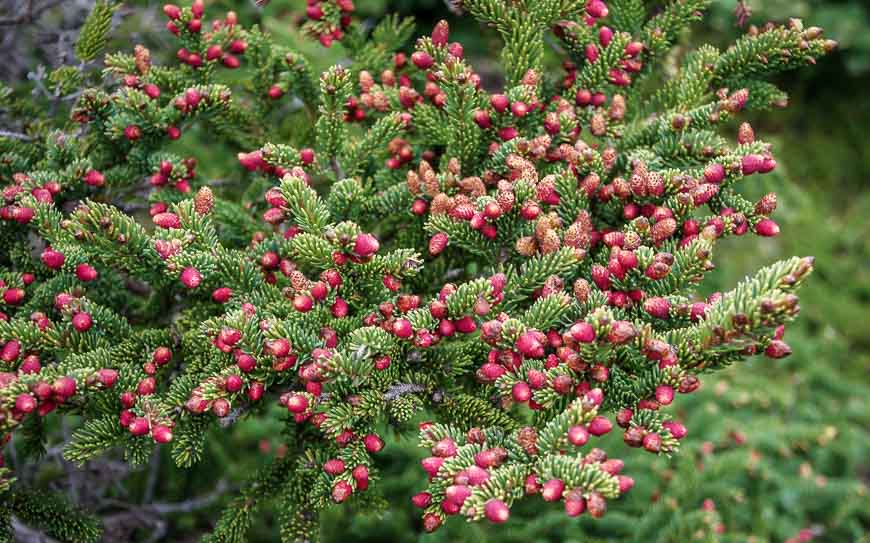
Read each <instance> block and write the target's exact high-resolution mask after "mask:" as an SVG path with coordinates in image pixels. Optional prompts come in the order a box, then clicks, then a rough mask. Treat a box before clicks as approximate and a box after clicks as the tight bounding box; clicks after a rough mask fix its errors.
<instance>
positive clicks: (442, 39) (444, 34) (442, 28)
mask: <svg viewBox="0 0 870 543" xmlns="http://www.w3.org/2000/svg"><path fill="white" fill-rule="evenodd" d="M449 39H450V26H449V25H448V24H447V21H444V20H441V21H438V24H436V25H435V29H434V30H432V43H433V44H434V45H436V46H439V47H440V46H443V45H447V41H448V40H449Z"/></svg>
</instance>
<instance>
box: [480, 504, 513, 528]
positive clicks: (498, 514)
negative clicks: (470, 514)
mask: <svg viewBox="0 0 870 543" xmlns="http://www.w3.org/2000/svg"><path fill="white" fill-rule="evenodd" d="M483 511H484V514H485V515H486V518H487V520H489V521H490V522H493V523H495V524H501V523H503V522H507V520H508V518H510V510H509V509H508V506H507V504H506V503H505V502H503V501H501V500H496V499H491V500H489V501H487V502H486V504H485V505H484V506H483Z"/></svg>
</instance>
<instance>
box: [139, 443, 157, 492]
mask: <svg viewBox="0 0 870 543" xmlns="http://www.w3.org/2000/svg"><path fill="white" fill-rule="evenodd" d="M159 473H160V447H154V450H153V451H151V460H150V461H149V462H148V480H147V481H146V482H145V492H144V493H143V494H142V503H145V504H147V503H148V502H150V501H151V500H153V499H154V489H155V488H156V487H157V474H159Z"/></svg>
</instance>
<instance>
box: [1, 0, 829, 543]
mask: <svg viewBox="0 0 870 543" xmlns="http://www.w3.org/2000/svg"><path fill="white" fill-rule="evenodd" d="M453 4H454V6H453V7H454V8H455V9H456V11H457V12H458V13H461V14H462V16H464V17H473V18H475V19H477V20H478V21H480V23H481V24H484V25H487V26H489V27H492V28H494V29H495V30H496V31H497V32H498V34H499V35H500V36H501V38H502V40H503V44H504V47H503V50H502V52H501V57H500V60H501V65H502V67H503V78H504V82H503V86H502V87H501V88H500V89H498V90H494V89H487V88H484V86H483V85H482V82H481V79H482V78H481V76H480V75H479V74H478V73H476V72H475V70H474V67H473V66H471V65H470V63H469V62H468V61H467V60H466V59H465V58H464V52H463V47H462V45H461V44H459V43H457V42H455V41H451V40H450V29H449V27H448V24H447V23H446V22H443V21H442V22H440V23H438V24H437V25H436V26H435V27H434V29H433V30H432V32H431V34H429V35H425V36H423V37H421V38H419V39H418V40H417V41H416V43H414V44H410V43H409V41H410V39H411V36H412V35H413V32H414V30H413V24H412V22H411V21H409V20H401V19H399V18H398V17H393V16H391V17H385V18H384V19H383V20H382V21H381V22H380V23H379V24H377V25H376V26H375V27H374V28H373V29H371V30H368V29H367V28H366V27H365V26H364V25H361V24H358V23H357V22H356V21H354V20H353V19H352V13H353V4H352V2H349V1H344V0H341V1H339V0H335V1H331V0H322V1H317V2H309V6H308V9H307V17H308V21H307V22H305V23H304V26H303V28H304V29H305V30H306V31H307V32H308V33H309V34H311V35H312V36H315V37H317V39H319V40H320V42H321V43H322V44H323V45H325V46H329V45H331V44H332V43H333V42H334V41H335V40H340V41H341V42H342V45H343V46H344V47H345V49H346V50H347V52H348V55H349V57H350V62H348V63H343V64H342V65H339V66H335V67H332V68H330V69H329V70H327V71H326V72H325V73H323V74H321V75H319V76H318V75H317V74H315V73H313V72H312V70H311V68H310V65H309V63H308V61H307V60H306V59H305V58H304V57H303V56H302V55H301V54H299V53H298V52H297V51H294V50H291V49H288V48H287V47H285V46H283V45H281V44H279V43H276V42H275V41H273V40H272V38H270V36H268V35H267V34H265V33H264V32H263V31H262V30H260V29H259V28H257V27H252V28H243V27H242V26H241V25H239V24H238V22H237V18H236V16H235V15H234V14H233V13H228V14H226V15H225V16H223V17H221V18H218V19H215V20H208V21H207V20H206V14H205V13H204V12H205V7H204V4H203V2H202V0H194V2H193V4H191V5H189V6H175V5H169V4H167V5H166V6H164V9H163V11H164V13H165V15H166V18H167V19H166V20H167V23H166V28H167V30H168V31H169V32H171V33H172V34H173V35H174V36H175V38H174V39H175V40H176V43H177V51H176V52H175V53H176V57H177V62H175V63H172V64H170V65H159V64H157V63H155V62H152V59H151V53H150V52H149V51H148V50H147V49H146V48H145V47H143V46H136V47H134V48H133V50H132V51H123V52H112V53H108V54H106V55H105V57H104V60H103V69H102V71H101V72H99V73H95V72H94V71H92V70H90V71H89V70H88V68H87V65H86V64H83V65H81V66H79V67H78V68H73V67H67V68H62V69H61V70H59V71H58V73H56V74H54V77H55V79H56V80H57V81H59V82H61V83H63V84H61V85H59V87H60V88H67V87H69V86H70V85H73V86H74V85H81V86H83V87H84V89H83V91H82V92H81V95H80V97H79V98H78V99H77V101H76V104H75V106H74V108H73V109H72V112H71V121H70V122H69V123H57V122H55V123H52V122H44V123H37V122H29V121H27V120H26V118H27V117H28V116H29V115H31V113H32V112H31V111H30V110H29V109H28V108H27V107H26V104H24V105H23V104H21V103H19V102H15V101H13V100H12V98H11V94H10V93H8V92H0V99H2V100H3V102H2V104H3V107H4V109H5V114H6V115H7V117H8V118H9V119H10V120H11V121H10V122H15V123H18V124H17V126H21V127H22V132H21V134H11V133H7V132H4V133H3V135H0V184H2V187H3V193H2V197H3V202H2V206H3V207H2V209H0V219H2V220H0V247H2V251H0V293H2V298H0V349H2V351H0V434H2V436H3V440H4V441H5V440H8V439H9V438H10V436H12V435H13V434H15V435H16V436H17V437H16V439H19V437H20V439H22V440H27V441H28V445H29V447H28V449H29V450H32V451H34V452H36V451H39V450H40V448H41V446H42V440H43V439H44V432H40V431H39V428H41V426H42V425H43V424H44V422H45V419H46V417H54V416H67V415H76V416H77V417H78V418H77V420H79V421H80V422H79V423H78V426H77V430H76V431H75V432H74V434H73V435H72V440H71V441H70V442H69V443H68V444H66V447H65V452H64V454H65V457H66V458H67V459H68V460H70V461H74V462H77V463H84V462H86V461H87V460H89V459H91V458H94V457H96V456H99V455H101V454H104V453H106V452H107V451H109V450H123V451H124V455H125V458H126V460H127V461H128V462H131V463H141V462H143V461H144V460H145V459H147V458H148V457H149V455H150V453H151V451H152V449H153V448H154V447H169V448H170V449H171V454H172V457H173V458H174V460H175V462H176V463H177V464H178V466H180V467H188V466H191V465H193V464H194V463H196V462H197V461H198V460H199V459H200V458H201V457H202V455H203V451H204V450H205V448H207V447H208V440H207V432H208V430H209V428H210V427H212V426H215V427H222V428H223V427H228V426H229V425H230V424H231V423H232V421H234V420H237V419H239V418H242V417H258V416H268V415H267V411H268V407H269V406H273V405H275V404H276V403H277V404H280V405H281V406H283V408H286V412H287V414H286V435H285V439H286V444H287V454H286V455H285V456H284V457H283V458H280V459H276V460H275V461H274V463H272V464H271V465H269V466H268V467H267V468H266V469H264V470H263V471H262V472H261V473H258V474H254V475H253V476H252V478H251V481H250V487H249V488H246V489H243V490H242V493H241V496H240V497H239V498H238V503H236V504H234V506H233V507H231V508H229V509H228V510H227V511H226V512H225V513H224V515H223V516H222V517H221V518H220V520H219V521H218V522H217V524H216V527H215V531H214V533H213V534H212V535H211V536H209V537H208V538H207V540H209V541H244V540H245V537H246V536H245V534H246V530H247V528H248V527H249V526H250V525H251V523H252V522H253V521H254V519H255V515H256V511H257V509H258V507H259V506H260V505H261V501H263V502H264V501H267V500H269V501H276V502H277V503H278V504H279V507H278V509H279V510H280V511H281V512H282V518H281V519H280V520H281V534H282V538H283V540H285V541H303V540H312V539H315V538H316V537H317V530H318V520H317V519H318V513H319V512H320V511H322V510H323V509H324V508H326V507H330V506H331V505H332V504H334V503H342V502H349V503H351V504H353V505H354V506H355V507H358V508H360V509H376V508H379V507H383V505H384V503H385V498H386V499H389V500H406V499H411V500H412V501H413V503H414V505H416V506H417V507H419V508H420V510H421V516H422V523H423V527H424V528H425V529H426V530H428V531H432V530H436V529H437V528H438V527H439V526H440V525H441V524H442V523H443V522H444V521H445V520H446V518H447V517H449V516H451V515H461V516H464V517H466V518H468V519H470V520H479V519H486V520H488V521H490V522H494V523H503V522H505V521H507V520H508V519H509V517H510V509H511V506H512V504H514V503H515V502H517V501H518V500H523V499H543V500H544V501H547V502H560V507H563V508H564V510H565V513H566V514H567V515H569V516H576V515H582V514H588V515H591V516H593V517H596V518H597V517H600V516H602V515H604V514H605V512H606V510H607V508H608V507H616V508H618V507H619V496H620V495H621V494H624V493H625V492H628V491H629V490H630V489H631V487H632V485H633V484H634V481H633V479H632V477H631V473H632V467H631V466H630V465H626V466H624V465H623V462H622V461H621V460H619V459H618V456H619V451H617V450H611V451H605V450H603V449H602V448H600V447H597V446H596V445H597V443H596V440H597V439H598V437H599V436H602V435H604V434H607V433H609V432H621V433H622V434H623V439H624V442H625V445H626V446H628V447H638V448H643V449H645V450H646V451H648V452H649V453H650V454H655V455H673V454H676V453H677V452H678V450H679V444H680V440H681V439H682V438H683V437H684V436H685V435H686V433H687V432H689V431H691V428H686V427H685V426H684V425H683V424H681V423H680V421H678V420H676V419H675V418H674V417H673V416H672V415H670V414H669V413H668V406H669V405H670V404H671V403H672V402H678V401H679V396H680V395H683V394H690V393H692V392H693V391H694V390H696V389H697V388H698V387H699V386H700V384H701V377H702V375H703V374H704V373H707V372H710V371H713V370H716V369H719V368H722V367H725V366H728V365H730V364H734V363H739V362H740V361H741V360H743V359H744V358H746V357H748V356H752V355H756V354H759V355H760V354H764V355H766V356H768V357H770V358H773V359H776V358H781V357H784V356H787V355H788V354H789V353H790V348H789V346H788V344H787V343H785V341H784V339H783V334H784V330H785V329H784V325H785V324H786V323H787V322H788V321H790V320H791V319H793V318H794V317H795V316H796V315H797V314H798V311H799V306H798V299H797V297H796V291H797V290H798V287H799V286H800V285H801V283H802V282H803V281H804V279H805V278H807V276H808V275H809V274H810V272H811V271H812V266H813V261H812V258H808V257H807V258H798V257H795V258H792V259H789V260H785V261H782V262H778V263H774V264H771V265H769V266H767V267H763V268H761V269H760V270H759V271H758V273H757V274H755V275H754V276H753V277H749V278H747V279H746V280H744V281H743V282H742V283H740V284H739V285H737V286H736V287H735V288H734V289H733V290H731V291H729V292H724V293H716V294H713V295H712V296H709V297H708V298H706V299H701V298H699V297H698V296H697V294H696V288H697V287H698V285H699V283H701V281H702V279H703V277H704V275H705V273H706V272H707V271H709V270H710V269H712V267H713V249H714V246H715V243H716V242H717V241H718V240H720V239H722V238H726V237H732V236H744V235H750V236H751V235H758V236H775V235H776V234H777V233H778V230H779V228H778V226H777V224H776V223H775V222H774V220H773V219H772V218H771V216H772V215H773V213H774V210H775V208H776V195H775V194H769V195H767V196H765V197H764V198H762V199H761V200H760V201H758V202H751V201H749V200H747V199H746V198H744V197H743V196H741V191H740V186H741V184H744V183H752V182H753V177H754V176H757V175H763V174H765V173H768V172H770V171H771V170H773V169H774V168H775V167H776V162H775V160H774V158H773V154H772V149H771V148H770V146H769V145H768V144H766V143H764V142H763V141H761V140H760V139H757V138H756V135H755V134H754V132H753V129H752V127H751V126H750V125H748V124H746V123H743V124H739V129H736V130H735V128H737V126H738V123H739V119H740V116H741V115H742V114H743V113H744V112H745V111H747V110H755V111H758V110H767V109H770V108H772V107H778V106H783V105H784V104H785V103H786V96H785V94H784V93H783V92H782V91H780V90H779V89H777V88H776V87H775V86H774V85H772V84H770V83H769V82H767V79H768V78H769V76H771V75H773V74H775V73H777V72H781V71H784V70H789V69H793V68H798V67H801V66H804V65H806V64H811V63H813V62H814V61H815V59H816V58H818V57H820V56H821V55H823V54H825V53H826V52H828V51H830V50H831V49H832V48H833V47H834V46H835V43H834V42H831V41H829V40H825V39H823V38H822V36H821V34H822V32H821V30H820V29H818V28H816V27H804V26H803V25H802V23H801V22H800V21H797V20H792V21H790V22H789V23H788V24H787V25H784V26H777V25H772V24H771V25H768V26H765V27H763V28H761V29H757V28H753V29H751V31H750V32H749V33H747V34H746V35H745V36H744V37H743V38H741V39H740V40H738V41H737V42H736V43H735V44H734V45H732V46H731V47H729V48H728V49H726V50H723V51H720V50H718V49H716V48H714V47H711V46H705V47H701V48H699V49H697V50H694V51H690V52H687V51H684V50H683V49H682V48H680V47H675V44H676V43H677V42H678V40H679V35H680V34H681V33H682V32H683V31H684V30H685V29H686V28H687V27H688V26H689V25H690V24H691V23H692V22H693V21H696V20H698V19H699V17H701V15H702V12H703V10H704V8H705V7H706V5H707V4H708V1H707V0H673V1H671V2H669V3H666V5H665V7H664V8H663V9H660V10H657V11H656V12H654V13H651V12H648V10H647V8H646V7H645V3H644V2H642V1H640V0H611V1H609V2H605V1H603V0H512V1H505V0H461V1H457V2H453ZM115 7H116V6H115V5H114V4H113V3H111V2H102V1H101V2H97V4H96V7H95V8H94V12H93V14H92V16H91V19H89V21H88V23H87V24H86V25H85V27H84V29H83V31H82V33H81V36H80V41H79V43H78V44H77V47H76V51H77V52H78V54H79V55H80V56H81V59H80V60H82V61H89V60H91V59H94V58H97V57H98V56H99V55H100V54H101V52H102V51H103V49H104V47H105V39H106V33H107V32H108V31H109V28H110V19H111V16H112V13H113V12H114V9H115ZM554 59H556V60H558V61H561V68H559V69H558V70H557V69H555V68H554V67H555V66H558V65H557V64H554ZM234 70H244V73H245V78H244V79H245V81H244V84H239V83H238V81H239V79H238V78H237V77H236V78H234V77H230V75H231V72H233V71H234ZM487 86H489V85H487ZM276 116H281V117H290V118H292V119H294V122H295V123H297V124H298V125H299V126H302V127H304V128H303V129H300V130H298V131H297V132H296V133H295V134H294V135H293V136H292V138H291V139H289V140H288V136H287V135H286V134H280V133H278V131H277V126H276V123H274V122H270V120H272V119H274V118H275V117H276ZM732 121H734V122H732ZM53 124H56V125H59V126H61V128H59V129H50V128H49V127H51V126H53ZM193 128H197V129H204V130H206V131H208V133H209V134H210V136H211V137H213V138H218V139H221V140H223V141H224V142H225V143H226V144H229V145H231V146H233V147H235V148H237V149H238V150H239V154H238V162H239V166H238V167H237V168H236V169H235V170H233V171H228V172H226V174H225V177H226V179H227V180H229V181H230V182H229V183H227V182H223V183H220V184H218V183H212V182H211V181H210V180H209V179H204V178H201V177H200V176H198V175H197V168H196V165H197V164H196V161H197V159H199V160H203V159H206V158H208V157H184V156H179V155H178V154H176V149H178V148H179V147H177V146H176V145H174V142H175V141H176V140H178V139H179V138H184V136H185V133H186V132H188V131H189V130H191V129H193ZM734 134H736V137H735V135H734ZM144 202H147V206H144V207H146V208H147V209H148V213H145V212H144V210H142V211H140V209H142V206H141V204H142V203H144ZM420 411H426V412H427V413H428V414H429V415H430V416H431V419H432V420H433V422H427V423H424V424H421V425H419V428H409V425H410V424H409V421H410V420H411V419H412V418H414V417H415V416H416V415H417V414H418V412H420ZM385 428H388V429H389V431H387V432H385V431H384V430H385ZM223 431H231V429H227V430H223ZM409 431H410V432H419V443H420V445H421V446H422V447H424V448H425V449H427V450H428V451H429V452H430V453H431V454H430V456H428V457H427V458H426V459H425V460H423V462H422V466H421V467H422V469H423V470H425V472H426V473H428V475H429V484H428V485H427V486H426V488H423V489H420V492H419V493H418V494H416V495H414V496H413V497H410V496H386V497H384V496H381V495H379V494H378V484H377V479H378V453H379V452H380V451H381V450H382V449H383V448H384V447H389V446H390V441H391V439H392V436H393V435H394V434H395V433H396V432H399V433H401V432H406V433H407V432H409ZM0 466H2V464H0ZM0 493H2V496H3V500H2V506H0V515H2V516H3V518H5V519H6V520H7V522H4V523H2V524H0V528H7V527H8V518H9V515H12V514H14V515H16V516H17V517H18V518H20V519H24V520H25V521H30V522H34V523H42V524H46V523H49V524H51V523H52V522H55V524H58V522H57V519H51V518H49V517H51V516H52V515H56V514H57V511H66V509H64V508H65V507H66V506H65V505H63V504H55V503H54V502H40V501H39V500H35V499H34V498H33V497H32V493H31V491H30V490H29V489H26V488H22V486H21V485H18V484H16V483H15V481H14V473H11V472H10V471H9V470H8V469H6V468H3V467H0ZM535 495H537V496H535ZM61 517H63V515H61ZM59 518H60V517H59ZM63 518H66V517H63ZM52 530H53V531H52V532H51V533H53V534H55V535H56V537H59V538H61V539H65V540H74V541H91V540H96V539H97V538H98V537H99V523H95V522H93V521H92V520H88V521H86V520H79V521H77V522H70V523H65V524H63V525H58V526H56V527H55V528H53V529H52ZM7 537H9V536H8V534H7ZM0 539H2V538H0Z"/></svg>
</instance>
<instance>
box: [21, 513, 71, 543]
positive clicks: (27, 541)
mask: <svg viewBox="0 0 870 543" xmlns="http://www.w3.org/2000/svg"><path fill="white" fill-rule="evenodd" d="M12 532H13V534H14V535H13V537H14V540H15V541H17V542H18V543H60V542H59V541H58V540H57V539H53V538H51V537H48V536H47V535H45V534H44V533H42V532H40V531H39V530H35V529H33V528H31V527H30V526H27V525H26V524H24V523H23V522H21V521H20V520H19V519H18V517H15V516H13V517H12Z"/></svg>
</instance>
